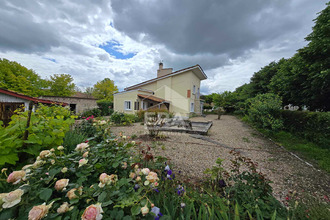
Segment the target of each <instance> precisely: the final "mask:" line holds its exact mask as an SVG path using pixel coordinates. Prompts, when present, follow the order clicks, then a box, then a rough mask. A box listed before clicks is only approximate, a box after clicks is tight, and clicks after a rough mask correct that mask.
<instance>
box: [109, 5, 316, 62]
mask: <svg viewBox="0 0 330 220" xmlns="http://www.w3.org/2000/svg"><path fill="white" fill-rule="evenodd" d="M292 2H293V1H281V0H275V1H266V0H252V1H246V0H236V1H232V0H225V1H216V0H210V1H191V0H183V1H177V0H170V1H162V2H159V1H134V0H131V1H122V0H113V1H112V7H113V10H114V12H115V16H114V25H115V28H117V29H118V30H120V31H123V32H125V33H126V34H128V35H129V36H131V37H133V38H135V39H137V40H138V39H139V36H140V33H145V34H146V38H145V40H148V41H150V42H151V43H161V44H164V45H166V47H167V48H168V49H169V50H171V51H173V52H174V53H179V54H189V55H194V54H198V53H211V54H228V56H230V57H231V58H235V57H238V56H240V55H242V54H243V53H244V52H245V51H247V50H249V49H251V48H257V47H258V45H259V43H260V42H261V41H268V40H270V39H274V38H277V37H278V36H280V35H281V34H283V33H286V32H293V33H294V32H295V31H296V30H299V28H301V27H302V26H303V25H304V21H305V19H304V17H306V15H303V17H300V18H297V17H295V15H296V14H298V15H300V16H302V14H300V13H299V12H296V11H295V9H296V8H294V5H293V4H292ZM299 4H305V7H306V8H307V6H306V5H308V6H309V5H313V4H314V3H313V2H310V1H307V0H305V1H300V3H299Z"/></svg>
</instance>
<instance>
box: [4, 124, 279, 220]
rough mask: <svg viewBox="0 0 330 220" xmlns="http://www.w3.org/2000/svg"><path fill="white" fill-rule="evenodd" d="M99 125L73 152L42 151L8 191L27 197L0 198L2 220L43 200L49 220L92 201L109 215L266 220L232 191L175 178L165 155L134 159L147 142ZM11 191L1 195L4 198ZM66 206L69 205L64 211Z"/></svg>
mask: <svg viewBox="0 0 330 220" xmlns="http://www.w3.org/2000/svg"><path fill="white" fill-rule="evenodd" d="M96 126H97V129H98V131H99V133H97V136H96V137H95V138H91V139H90V140H89V142H88V144H87V143H83V144H79V145H78V146H77V148H76V149H75V150H74V151H71V152H70V153H68V154H67V153H65V150H64V149H62V148H55V150H54V151H43V152H41V153H40V155H39V157H38V158H37V160H36V162H35V163H34V164H31V165H29V166H26V167H24V168H23V171H24V172H25V174H28V175H26V176H25V177H24V178H22V177H23V176H21V178H19V179H20V182H19V184H18V185H12V186H11V189H9V190H14V189H17V188H18V189H20V190H22V191H21V192H22V193H23V195H21V194H20V195H18V196H17V198H18V200H16V201H17V203H9V202H7V201H6V200H3V199H2V198H1V200H0V201H1V203H2V205H3V206H2V207H3V208H2V211H1V213H0V219H10V218H11V219H14V218H17V219H27V217H28V215H29V213H30V211H31V210H32V209H33V208H34V207H36V206H37V205H41V204H42V203H46V205H48V207H47V209H48V215H47V216H45V218H44V219H55V218H58V219H60V218H61V219H79V218H80V216H82V215H84V211H85V210H86V209H87V208H88V207H89V206H91V205H98V206H99V207H102V209H103V212H102V215H103V218H104V219H114V218H115V219H154V218H155V217H160V216H163V217H162V218H163V219H178V218H181V219H201V218H207V219H234V218H239V217H242V218H247V217H248V216H249V215H250V216H251V218H253V217H256V216H258V218H259V219H262V214H263V213H262V211H261V209H260V208H259V207H258V206H254V207H249V209H247V208H246V207H245V206H241V205H240V204H239V203H237V202H236V201H234V200H233V201H231V200H229V199H228V198H229V197H230V194H229V197H228V196H218V195H217V194H216V193H215V192H212V191H209V192H208V191H204V190H202V189H196V188H195V187H193V186H190V185H186V184H185V183H183V182H180V180H176V179H175V177H174V173H173V172H172V171H171V170H170V167H165V165H164V163H163V161H164V158H162V157H159V158H153V156H152V155H151V156H150V154H146V153H144V154H142V157H141V156H140V155H135V157H133V158H132V155H131V154H130V153H129V152H132V148H136V149H141V147H142V148H143V146H139V145H135V143H134V142H130V141H127V140H126V138H124V137H122V138H117V137H114V136H111V134H110V132H109V129H108V127H107V124H103V123H100V122H96ZM100 138H101V139H100ZM96 140H98V141H96ZM86 152H88V153H86ZM86 154H87V155H86ZM147 156H148V157H147ZM146 164H147V167H146V166H145V165H146ZM130 165H131V166H130ZM164 167H165V168H164ZM142 168H146V169H142ZM1 175H2V176H1V178H2V179H6V178H8V180H9V182H11V183H12V182H13V181H15V180H16V179H15V180H12V179H13V174H12V175H11V176H10V177H7V176H4V175H6V173H4V174H1ZM102 176H103V177H105V178H102ZM27 182H28V184H26V183H27ZM11 183H10V184H11ZM60 183H62V185H61V184H60ZM1 189H3V188H1ZM7 190H8V188H7ZM72 190H75V191H72ZM2 192H3V191H2ZM7 192H8V191H5V194H2V196H4V198H6V196H8V194H6V193H7ZM11 196H12V197H13V193H12V194H11ZM260 200H262V198H260ZM63 204H66V205H67V209H64V212H63V213H60V212H59V208H60V206H61V205H63ZM45 208H46V207H45ZM157 208H159V210H157ZM275 210H276V207H271V208H270V210H267V213H273V214H272V217H273V216H275V217H276V216H277V215H276V212H275ZM155 215H157V216H155ZM264 216H265V217H267V216H268V215H264Z"/></svg>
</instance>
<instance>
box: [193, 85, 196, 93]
mask: <svg viewBox="0 0 330 220" xmlns="http://www.w3.org/2000/svg"><path fill="white" fill-rule="evenodd" d="M195 93H196V86H195V85H194V86H193V94H195Z"/></svg>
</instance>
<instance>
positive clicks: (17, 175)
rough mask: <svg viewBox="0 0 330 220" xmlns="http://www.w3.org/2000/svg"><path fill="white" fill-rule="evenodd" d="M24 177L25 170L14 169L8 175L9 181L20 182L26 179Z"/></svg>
mask: <svg viewBox="0 0 330 220" xmlns="http://www.w3.org/2000/svg"><path fill="white" fill-rule="evenodd" d="M24 178H25V172H24V171H23V170H20V171H14V172H12V173H11V174H10V175H9V176H8V178H7V182H8V183H13V184H18V183H19V182H21V180H24Z"/></svg>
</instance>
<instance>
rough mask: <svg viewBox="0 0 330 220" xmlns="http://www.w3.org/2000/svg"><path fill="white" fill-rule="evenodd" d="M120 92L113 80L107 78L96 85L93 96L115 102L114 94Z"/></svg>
mask: <svg viewBox="0 0 330 220" xmlns="http://www.w3.org/2000/svg"><path fill="white" fill-rule="evenodd" d="M116 92H118V88H117V86H115V83H114V81H113V80H111V79H109V78H105V79H103V80H102V81H99V82H97V83H96V84H95V85H94V91H93V93H92V94H93V96H94V97H95V98H97V99H104V100H109V101H113V94H114V93H116Z"/></svg>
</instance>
